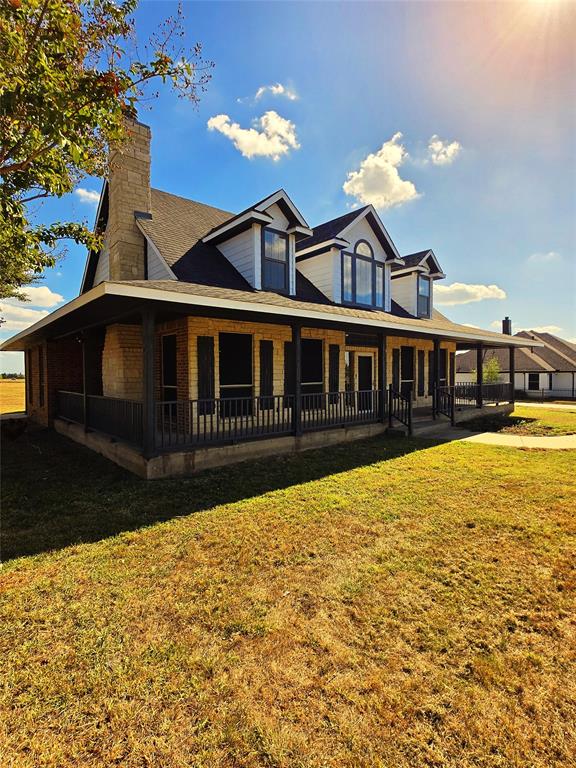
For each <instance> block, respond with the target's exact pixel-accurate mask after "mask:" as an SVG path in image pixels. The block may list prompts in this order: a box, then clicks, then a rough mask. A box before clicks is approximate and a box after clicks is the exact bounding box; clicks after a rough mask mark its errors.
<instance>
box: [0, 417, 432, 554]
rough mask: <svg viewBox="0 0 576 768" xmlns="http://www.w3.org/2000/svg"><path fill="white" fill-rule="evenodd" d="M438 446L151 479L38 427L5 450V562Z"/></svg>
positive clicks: (390, 445) (364, 450)
mask: <svg viewBox="0 0 576 768" xmlns="http://www.w3.org/2000/svg"><path fill="white" fill-rule="evenodd" d="M436 444H437V443H436V442H435V441H433V440H422V439H420V440H409V439H407V438H405V439H402V438H397V439H386V438H384V437H376V438H371V439H369V440H363V441H358V442H354V443H352V444H350V443H348V444H343V445H340V446H333V447H331V448H324V449H322V450H311V451H305V452H304V453H300V454H297V455H293V456H285V457H271V458H269V459H266V460H259V461H250V462H244V463H241V464H236V465H232V466H228V467H223V468H220V469H213V470H207V471H205V472H203V473H201V474H198V475H194V476H192V477H186V478H174V479H170V480H155V481H152V482H150V481H146V480H141V479H139V478H137V477H135V476H134V475H132V474H130V473H129V472H127V471H125V470H123V469H121V468H120V467H118V466H117V465H116V464H113V463H112V462H110V461H108V460H107V459H105V458H103V457H102V456H99V455H98V454H96V453H94V452H93V451H91V450H89V449H87V448H83V447H82V446H80V445H77V444H76V443H74V442H72V441H71V440H68V439H67V438H65V437H62V436H61V435H58V434H56V433H55V432H53V431H51V430H36V431H32V430H31V431H28V432H26V433H24V434H23V435H21V436H20V437H18V438H17V439H16V440H14V441H13V442H9V441H4V445H3V451H2V497H3V499H2V500H3V504H2V507H3V509H2V513H3V514H2V532H1V533H2V550H1V551H2V559H3V560H4V561H6V560H9V559H12V558H16V557H21V556H25V555H35V554H39V553H41V552H46V551H49V550H54V549H61V548H63V547H66V546H69V545H71V544H79V543H84V542H94V541H99V540H100V539H103V538H107V537H108V536H113V535H115V534H117V533H121V532H122V531H131V530H134V529H136V528H140V527H142V526H146V525H151V524H152V523H155V522H160V521H164V520H169V519H171V518H173V517H177V516H182V515H188V514H191V513H194V512H199V511H201V510H206V509H210V508H211V507H214V506H217V505H219V504H226V503H232V502H235V501H239V500H241V499H247V498H251V497H253V496H258V495H260V494H263V493H266V492H268V491H273V490H277V489H281V488H287V487H289V486H291V485H297V484H299V483H305V482H308V481H311V480H315V479H318V478H321V477H325V476H327V475H331V474H334V473H337V472H344V471H346V470H349V469H353V468H354V467H359V466H363V465H367V464H372V463H374V462H378V461H385V460H388V459H394V458H396V457H398V456H403V455H405V454H408V453H412V452H413V451H416V450H420V449H423V448H428V447H430V446H432V445H436Z"/></svg>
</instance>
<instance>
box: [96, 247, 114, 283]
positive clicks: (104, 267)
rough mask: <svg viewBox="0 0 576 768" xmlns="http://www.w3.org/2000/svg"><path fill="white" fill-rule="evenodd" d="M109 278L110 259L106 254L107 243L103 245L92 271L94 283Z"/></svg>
mask: <svg viewBox="0 0 576 768" xmlns="http://www.w3.org/2000/svg"><path fill="white" fill-rule="evenodd" d="M105 280H110V259H109V256H108V245H104V247H103V248H102V250H101V251H100V255H99V256H98V264H97V265H96V272H95V273H94V285H98V283H103V282H104V281H105Z"/></svg>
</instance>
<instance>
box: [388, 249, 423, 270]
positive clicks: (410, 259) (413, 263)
mask: <svg viewBox="0 0 576 768" xmlns="http://www.w3.org/2000/svg"><path fill="white" fill-rule="evenodd" d="M428 253H430V249H429V248H428V250H427V251H418V253H409V254H408V256H402V259H403V260H404V264H392V272H397V271H398V270H399V269H406V268H407V267H408V268H410V267H417V266H418V265H419V264H420V262H421V261H422V259H423V258H424V257H425V256H426V254H428Z"/></svg>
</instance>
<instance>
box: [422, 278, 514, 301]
mask: <svg viewBox="0 0 576 768" xmlns="http://www.w3.org/2000/svg"><path fill="white" fill-rule="evenodd" d="M505 298H506V292H505V291H503V290H502V288H499V287H498V286H497V285H474V284H472V283H452V285H435V286H434V303H435V304H443V305H444V306H454V305H455V304H471V303H472V302H474V301H483V300H484V299H505Z"/></svg>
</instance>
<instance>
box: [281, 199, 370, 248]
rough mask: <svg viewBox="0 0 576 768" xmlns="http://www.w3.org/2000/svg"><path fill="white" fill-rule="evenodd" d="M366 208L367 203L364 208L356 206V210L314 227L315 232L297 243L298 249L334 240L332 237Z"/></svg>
mask: <svg viewBox="0 0 576 768" xmlns="http://www.w3.org/2000/svg"><path fill="white" fill-rule="evenodd" d="M366 208H368V206H367V205H365V206H364V207H363V208H356V209H355V210H354V211H350V213H345V214H344V215H343V216H338V218H336V219H331V220H330V221H325V222H324V223H323V224H318V226H316V227H313V228H312V231H313V232H314V234H313V235H311V236H310V237H305V238H303V239H302V240H300V241H299V242H298V243H297V244H296V251H297V252H298V251H301V250H302V249H304V248H309V247H310V246H311V245H316V243H323V242H324V241H325V240H332V238H334V237H337V236H338V233H339V232H341V231H342V230H343V229H345V228H346V227H347V226H348V224H350V223H352V222H353V221H354V219H355V218H357V217H358V216H359V214H361V213H362V211H364V210H366Z"/></svg>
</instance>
